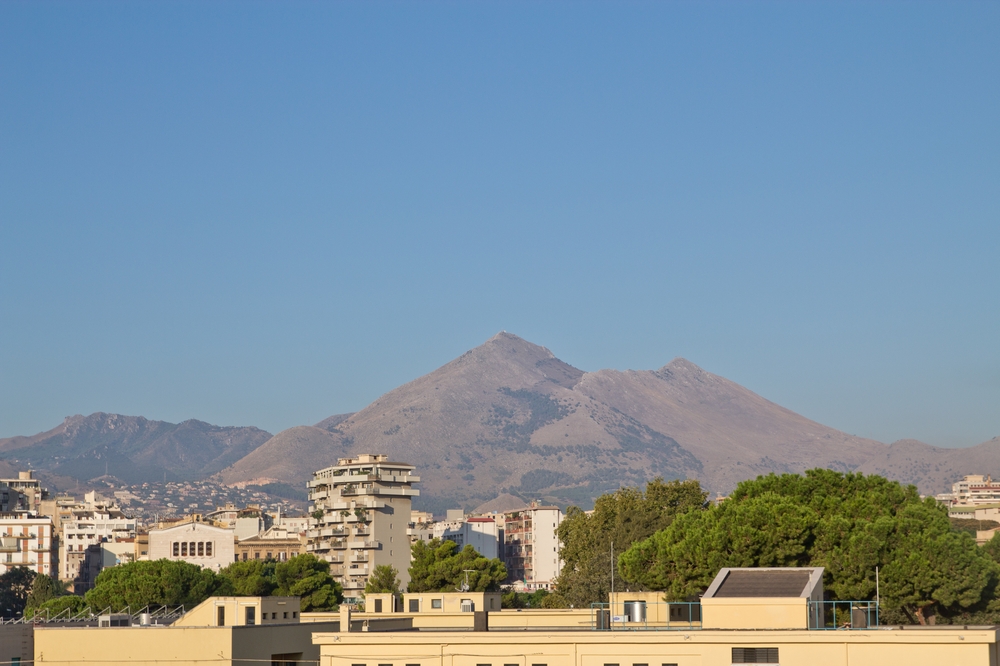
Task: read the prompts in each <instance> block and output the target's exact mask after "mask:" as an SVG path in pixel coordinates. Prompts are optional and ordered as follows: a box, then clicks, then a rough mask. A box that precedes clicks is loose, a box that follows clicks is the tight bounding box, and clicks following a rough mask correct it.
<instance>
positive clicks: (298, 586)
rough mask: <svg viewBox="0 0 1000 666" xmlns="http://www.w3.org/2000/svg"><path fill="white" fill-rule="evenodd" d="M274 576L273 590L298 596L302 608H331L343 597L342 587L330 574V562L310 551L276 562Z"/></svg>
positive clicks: (320, 609)
mask: <svg viewBox="0 0 1000 666" xmlns="http://www.w3.org/2000/svg"><path fill="white" fill-rule="evenodd" d="M274 580H275V582H276V583H277V586H276V587H275V589H274V594H276V595H278V596H292V597H301V602H300V609H301V610H303V611H325V610H334V609H335V608H336V607H337V606H338V605H339V604H340V602H341V601H343V600H344V589H343V588H342V587H341V586H340V583H338V582H337V581H335V580H333V578H332V577H331V576H330V563H329V562H325V561H323V560H320V559H318V558H317V557H316V556H315V555H313V554H311V553H304V554H302V555H296V556H295V557H293V558H291V559H289V560H288V561H286V562H279V563H278V564H277V565H276V566H275V567H274Z"/></svg>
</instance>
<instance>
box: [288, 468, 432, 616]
mask: <svg viewBox="0 0 1000 666" xmlns="http://www.w3.org/2000/svg"><path fill="white" fill-rule="evenodd" d="M413 470H414V467H413V465H408V464H406V463H397V462H391V461H389V458H388V456H385V455H374V454H361V455H359V456H358V457H357V458H340V459H339V460H338V461H337V464H336V465H333V466H332V467H327V468H325V469H321V470H319V471H317V472H315V473H314V474H313V478H312V480H311V481H309V483H308V484H307V485H308V488H309V501H310V502H311V504H310V507H309V511H310V513H311V514H312V517H311V518H310V521H309V529H308V530H307V531H306V539H307V542H306V552H309V553H313V554H314V555H316V556H317V557H319V558H321V559H325V560H327V561H328V562H330V563H331V566H330V575H331V576H333V578H334V579H335V580H336V581H337V582H338V583H340V584H341V585H342V586H343V588H344V597H345V599H347V600H349V601H352V600H358V599H360V598H361V595H362V593H363V592H364V589H365V583H366V582H367V581H368V576H369V575H370V574H371V572H372V571H373V570H374V568H375V567H377V566H381V565H390V566H392V567H395V569H396V571H398V572H399V580H400V582H401V584H402V585H403V586H404V587H405V586H406V584H407V583H409V571H408V570H409V567H410V540H409V537H408V536H407V528H408V526H409V523H410V508H411V502H412V498H413V497H416V496H418V495H419V494H420V491H419V490H417V489H415V488H413V487H412V486H413V484H414V483H417V482H419V481H420V478H419V477H417V476H416V475H414V474H413Z"/></svg>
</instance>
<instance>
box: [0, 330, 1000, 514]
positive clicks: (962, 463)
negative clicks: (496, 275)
mask: <svg viewBox="0 0 1000 666" xmlns="http://www.w3.org/2000/svg"><path fill="white" fill-rule="evenodd" d="M362 452H378V453H387V454H389V455H390V456H392V457H393V458H395V459H398V460H402V461H406V462H411V463H413V464H415V465H416V466H417V467H418V474H419V475H420V476H421V478H422V481H421V484H420V489H421V497H420V499H419V501H418V502H417V504H416V505H417V507H418V508H424V509H430V510H432V511H436V512H437V511H442V510H443V509H444V508H448V507H455V506H464V507H465V508H468V509H471V508H473V507H476V506H478V505H484V504H485V505H486V506H491V504H489V503H490V502H492V501H493V500H495V499H497V498H503V501H504V502H507V503H510V502H512V501H516V499H511V498H520V499H522V500H524V499H534V498H537V499H542V500H544V501H549V502H556V503H559V504H569V503H575V504H580V505H585V506H586V505H589V503H590V502H591V501H592V500H593V498H594V497H596V496H597V495H599V494H600V493H602V492H605V491H607V490H611V489H614V488H617V487H619V486H620V485H637V484H642V483H643V482H645V481H646V480H648V479H650V478H652V477H654V476H663V477H665V478H697V479H699V480H701V481H702V483H703V484H704V486H705V487H706V488H707V489H709V490H710V491H712V492H719V493H727V492H729V491H730V490H731V489H732V488H733V487H734V486H735V485H736V483H738V482H739V481H741V480H743V479H747V478H753V477H755V476H757V475H758V474H766V473H769V472H778V473H781V472H801V471H803V470H805V469H808V468H811V467H828V468H832V469H838V470H842V471H851V470H857V471H861V472H864V473H869V474H870V473H877V474H882V475H885V476H887V477H889V478H893V479H897V480H899V481H902V482H905V483H913V484H915V485H917V487H918V488H919V489H920V490H921V492H924V493H937V492H942V491H945V490H947V489H948V488H949V487H950V485H951V483H952V482H953V481H954V480H956V479H958V478H960V477H961V476H962V475H963V474H993V475H994V476H997V477H1000V438H995V439H993V440H990V441H989V442H984V443H983V444H980V445H978V446H974V447H969V448H965V449H944V448H939V447H933V446H929V445H927V444H923V443H921V442H917V441H915V440H903V441H900V442H895V443H893V444H891V445H888V446H887V445H885V444H882V443H880V442H876V441H874V440H868V439H863V438H858V437H853V436H850V435H847V434H845V433H843V432H840V431H837V430H835V429H833V428H829V427H827V426H824V425H822V424H819V423H816V422H814V421H811V420H809V419H807V418H805V417H803V416H801V415H799V414H796V413H794V412H792V411H790V410H788V409H785V408H784V407H781V406H780V405H776V404H774V403H772V402H770V401H768V400H766V399H765V398H763V397H761V396H759V395H757V394H755V393H753V392H752V391H750V390H748V389H746V388H744V387H742V386H740V385H738V384H736V383H734V382H731V381H729V380H727V379H725V378H724V377H720V376H718V375H714V374H712V373H709V372H707V371H705V370H703V369H701V368H699V367H698V366H697V365H695V364H694V363H691V362H690V361H687V360H685V359H681V358H677V359H674V360H673V361H671V362H670V363H668V364H667V365H665V366H663V367H661V368H659V369H657V370H626V371H618V370H598V371H596V372H584V371H582V370H579V369H577V368H574V367H573V366H570V365H569V364H567V363H564V362H563V361H561V360H559V359H558V358H556V357H555V355H553V354H552V353H551V352H550V351H549V350H548V349H545V348H544V347H540V346H538V345H534V344H532V343H530V342H528V341H526V340H523V339H521V338H519V337H517V336H516V335H513V334H510V333H505V332H504V333H500V334H498V335H496V336H494V337H493V338H491V339H490V340H488V341H487V342H485V343H484V344H482V345H480V346H478V347H476V348H474V349H472V350H470V351H468V352H466V353H465V354H462V355H461V356H459V357H458V358H456V359H455V360H453V361H451V362H450V363H447V364H445V365H444V366H442V367H440V368H438V369H437V370H435V371H433V372H431V373H428V374H427V375H424V376H422V377H418V378H417V379H414V380H413V381H411V382H409V383H407V384H404V385H403V386H400V387H398V388H396V389H394V390H392V391H390V392H388V393H386V394H385V395H383V396H381V397H380V398H379V399H377V400H376V401H374V402H373V403H372V404H370V405H369V406H367V407H365V408H364V409H362V410H360V411H359V412H355V413H351V414H337V415H334V416H331V417H329V418H327V419H324V420H323V421H320V422H319V423H317V424H316V425H314V426H297V427H294V428H289V429H287V430H284V431H282V432H279V433H278V434H276V435H274V436H271V435H270V434H269V433H266V432H264V431H262V430H258V429H256V428H249V427H245V428H240V427H221V426H213V425H210V424H207V423H204V422H201V421H194V420H191V421H185V422H184V423H180V424H170V423H165V422H162V421H150V420H147V419H144V418H142V417H130V416H121V415H116V414H103V413H97V414H92V415H90V416H86V417H84V416H74V417H69V418H67V419H66V421H65V422H64V423H63V424H61V425H60V426H58V427H56V428H54V429H52V430H50V431H48V432H45V433H40V434H38V435H35V436H32V437H11V438H7V439H0V466H2V467H4V468H9V469H14V468H22V469H23V468H25V467H27V466H30V467H32V468H34V469H37V470H39V471H41V472H43V473H48V474H51V475H56V476H58V475H62V477H60V478H73V479H78V480H87V479H93V478H95V477H101V476H103V475H104V474H105V472H107V474H108V475H110V476H114V477H117V478H120V479H122V480H126V481H128V482H129V483H135V482H136V481H141V480H160V481H162V480H163V478H164V472H166V477H167V478H169V479H192V480H194V479H203V478H206V477H208V476H213V478H214V479H215V480H216V481H218V482H222V483H226V484H231V485H237V484H238V485H241V486H245V485H264V484H288V485H290V486H292V487H295V488H301V487H303V486H304V484H305V482H306V481H307V480H308V479H309V478H310V476H311V474H312V472H313V471H315V470H317V469H320V468H322V467H325V466H328V465H331V464H335V463H336V460H337V458H339V457H344V456H349V455H355V454H357V453H362Z"/></svg>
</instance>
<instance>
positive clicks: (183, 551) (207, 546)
mask: <svg viewBox="0 0 1000 666" xmlns="http://www.w3.org/2000/svg"><path fill="white" fill-rule="evenodd" d="M149 559H151V560H160V559H167V560H180V561H183V562H190V563H191V564H197V565H198V566H200V567H201V568H203V569H211V570H212V571H216V572H218V571H220V570H222V569H223V568H225V567H227V566H229V565H230V564H231V563H232V562H234V561H235V560H236V538H235V536H234V534H233V530H231V529H226V528H223V527H216V526H215V525H209V524H208V523H202V522H197V521H191V522H186V523H178V524H175V525H172V526H170V527H163V528H156V529H151V530H149Z"/></svg>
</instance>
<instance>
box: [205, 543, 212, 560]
mask: <svg viewBox="0 0 1000 666" xmlns="http://www.w3.org/2000/svg"><path fill="white" fill-rule="evenodd" d="M212 543H213V542H211V541H206V542H205V557H212Z"/></svg>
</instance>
